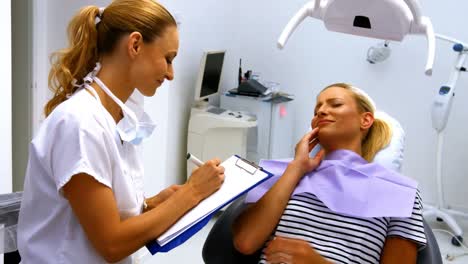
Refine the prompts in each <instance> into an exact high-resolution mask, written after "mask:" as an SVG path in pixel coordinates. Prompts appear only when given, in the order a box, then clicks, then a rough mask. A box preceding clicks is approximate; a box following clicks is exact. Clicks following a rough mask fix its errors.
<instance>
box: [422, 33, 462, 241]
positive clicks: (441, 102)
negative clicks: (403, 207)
mask: <svg viewBox="0 0 468 264" xmlns="http://www.w3.org/2000/svg"><path fill="white" fill-rule="evenodd" d="M436 37H437V38H438V39H442V40H445V41H449V42H452V43H455V45H454V46H453V49H454V51H456V52H458V57H457V60H456V65H455V67H454V69H453V71H452V74H451V75H450V79H449V82H448V85H445V86H442V87H441V88H440V89H439V91H438V94H437V95H436V98H435V100H434V105H433V108H432V121H433V122H432V125H433V127H434V129H435V130H436V131H437V158H436V170H437V171H436V177H437V197H438V204H437V206H435V207H434V206H427V205H426V206H425V207H426V208H425V211H424V212H423V215H424V217H425V218H427V217H432V216H435V217H436V219H437V220H438V221H443V222H445V223H446V224H447V225H448V227H449V228H450V229H451V230H452V231H453V233H454V234H455V236H454V237H452V244H453V245H455V246H460V243H459V242H458V241H463V230H462V229H461V228H460V226H459V225H458V224H457V222H456V221H455V219H454V218H453V216H452V215H450V214H448V213H447V211H446V210H447V208H446V207H445V203H444V193H443V186H442V151H443V143H444V137H443V130H444V129H445V125H446V124H447V120H448V115H449V112H450V108H451V105H452V101H453V98H454V96H455V84H456V82H457V80H458V77H459V75H460V73H461V72H464V71H466V68H464V67H463V64H464V62H465V59H466V56H467V52H468V46H467V45H465V44H463V43H462V42H460V41H458V40H455V39H452V38H449V37H446V36H442V35H436ZM457 239H458V240H457Z"/></svg>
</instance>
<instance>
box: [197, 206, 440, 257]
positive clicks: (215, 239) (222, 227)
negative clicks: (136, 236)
mask: <svg viewBox="0 0 468 264" xmlns="http://www.w3.org/2000/svg"><path fill="white" fill-rule="evenodd" d="M245 206H246V205H245V204H244V198H243V197H242V198H239V199H237V200H236V201H234V202H233V203H232V204H231V205H230V206H229V207H228V208H227V209H226V210H225V211H224V212H223V213H222V214H221V215H220V216H219V218H218V220H217V221H216V223H215V224H214V225H213V227H212V229H211V231H210V233H209V234H208V237H207V239H206V241H205V244H204V245H203V251H202V256H203V260H204V262H205V263H206V264H239V263H242V264H251V263H252V264H254V263H258V261H259V258H260V250H259V251H257V252H256V253H254V254H252V255H243V254H241V253H240V252H238V251H237V250H236V249H235V247H234V244H233V238H232V231H231V227H232V223H233V221H234V220H235V219H236V218H237V216H238V215H239V214H240V213H241V212H242V210H244V208H245ZM424 230H425V233H426V238H427V246H426V247H425V248H424V249H423V250H421V251H420V252H418V261H417V263H418V264H442V257H441V255H440V251H439V246H438V245H437V241H436V239H435V236H434V234H433V233H432V230H431V228H430V227H429V225H428V224H427V223H426V222H425V221H424Z"/></svg>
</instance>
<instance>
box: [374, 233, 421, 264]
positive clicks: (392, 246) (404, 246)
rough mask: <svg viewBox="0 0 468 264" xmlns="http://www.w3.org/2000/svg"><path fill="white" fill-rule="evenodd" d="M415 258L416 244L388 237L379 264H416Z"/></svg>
mask: <svg viewBox="0 0 468 264" xmlns="http://www.w3.org/2000/svg"><path fill="white" fill-rule="evenodd" d="M416 257H417V245H416V243H414V242H412V241H410V240H406V239H403V238H399V237H388V238H387V240H386V241H385V245H384V248H383V252H382V255H381V257H380V263H382V264H414V263H416Z"/></svg>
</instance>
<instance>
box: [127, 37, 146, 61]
mask: <svg viewBox="0 0 468 264" xmlns="http://www.w3.org/2000/svg"><path fill="white" fill-rule="evenodd" d="M142 44H143V36H142V35H141V33H140V32H136V31H135V32H132V33H131V34H130V35H129V36H128V42H127V49H128V52H129V54H130V56H131V57H135V56H136V55H138V53H140V51H141V46H142Z"/></svg>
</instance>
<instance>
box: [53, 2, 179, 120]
mask: <svg viewBox="0 0 468 264" xmlns="http://www.w3.org/2000/svg"><path fill="white" fill-rule="evenodd" d="M101 13H102V14H100V12H99V8H98V7H97V6H87V7H84V8H82V9H81V10H80V11H79V12H78V14H76V15H75V17H74V18H73V19H72V21H71V22H70V24H69V25H68V40H69V43H70V44H69V47H68V48H66V49H63V50H59V51H57V52H55V53H53V54H52V56H51V64H52V67H51V70H50V73H49V87H50V89H51V90H52V91H53V93H54V97H53V98H52V99H51V100H50V101H49V102H48V103H47V104H46V106H45V107H44V113H45V115H46V116H48V115H49V114H50V113H51V112H52V111H53V110H54V109H55V107H57V105H59V104H60V103H62V102H63V101H65V100H67V98H68V97H69V96H70V95H72V94H73V93H74V92H75V91H76V89H77V87H76V85H77V84H81V83H82V82H83V81H82V80H83V78H84V77H85V76H86V75H87V74H88V73H89V72H91V71H92V70H93V69H94V67H95V65H96V62H98V60H99V56H101V55H104V54H109V53H111V52H113V51H114V48H115V46H116V44H117V42H118V41H119V40H120V39H121V37H122V36H124V35H125V34H129V33H131V32H140V33H141V35H142V36H143V41H144V42H146V43H150V42H152V41H153V40H155V39H156V38H157V37H160V36H162V34H163V32H164V31H165V30H166V28H167V27H169V26H174V27H177V23H176V21H175V19H174V17H173V16H172V15H171V14H170V13H169V12H168V11H167V9H166V8H164V7H163V6H162V5H161V4H159V3H158V2H156V1H154V0H114V1H112V3H111V4H110V5H109V6H108V7H106V8H105V9H104V11H103V12H101ZM98 16H99V17H98ZM97 17H98V18H99V19H98V20H97V19H96V18H97ZM97 21H99V23H97V24H96V22H97ZM74 80H76V81H74Z"/></svg>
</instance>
